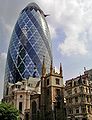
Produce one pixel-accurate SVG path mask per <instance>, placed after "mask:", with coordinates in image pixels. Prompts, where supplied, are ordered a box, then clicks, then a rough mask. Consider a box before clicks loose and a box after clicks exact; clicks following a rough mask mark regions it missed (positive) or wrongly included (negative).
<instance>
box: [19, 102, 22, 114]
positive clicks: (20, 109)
mask: <svg viewBox="0 0 92 120" xmlns="http://www.w3.org/2000/svg"><path fill="white" fill-rule="evenodd" d="M19 111H20V112H22V102H19Z"/></svg>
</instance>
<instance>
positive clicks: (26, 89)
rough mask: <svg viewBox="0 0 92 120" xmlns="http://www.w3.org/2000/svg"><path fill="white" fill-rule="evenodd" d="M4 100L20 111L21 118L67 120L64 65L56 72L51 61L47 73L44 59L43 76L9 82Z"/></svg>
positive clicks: (30, 119)
mask: <svg viewBox="0 0 92 120" xmlns="http://www.w3.org/2000/svg"><path fill="white" fill-rule="evenodd" d="M3 100H4V101H6V102H8V103H11V104H13V105H14V106H15V107H16V108H17V109H18V110H19V111H20V120H65V108H64V85H63V77H62V66H61V65H60V73H56V72H55V69H53V67H52V63H51V66H50V73H48V74H46V67H45V63H44V60H43V65H42V77H41V78H40V79H39V78H33V77H30V78H29V79H27V80H22V81H21V82H20V81H19V82H17V83H15V84H12V83H8V84H7V94H6V96H4V98H3Z"/></svg>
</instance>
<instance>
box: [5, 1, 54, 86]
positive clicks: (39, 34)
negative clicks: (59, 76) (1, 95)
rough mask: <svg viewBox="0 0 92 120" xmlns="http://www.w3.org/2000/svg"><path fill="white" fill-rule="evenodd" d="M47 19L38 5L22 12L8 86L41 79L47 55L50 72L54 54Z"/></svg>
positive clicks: (11, 51) (9, 63) (10, 51)
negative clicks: (36, 78) (18, 82)
mask: <svg viewBox="0 0 92 120" xmlns="http://www.w3.org/2000/svg"><path fill="white" fill-rule="evenodd" d="M46 16H47V15H45V14H44V12H43V11H42V10H41V9H40V8H39V6H38V5H37V4H36V3H30V4H29V5H28V6H27V7H25V8H24V9H23V10H22V12H21V13H20V16H19V18H18V20H17V22H16V25H15V27H14V30H13V33H12V37H11V41H10V45H9V49H8V55H7V62H6V70H5V86H6V84H7V81H8V82H10V83H16V82H17V81H20V80H22V79H28V78H29V77H30V76H33V77H39V76H40V75H41V67H42V61H43V56H45V61H46V68H47V72H49V66H50V63H51V60H52V53H51V39H50V33H49V28H48V25H47V22H46V19H45V17H46Z"/></svg>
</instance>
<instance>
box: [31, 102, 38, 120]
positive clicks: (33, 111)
mask: <svg viewBox="0 0 92 120" xmlns="http://www.w3.org/2000/svg"><path fill="white" fill-rule="evenodd" d="M32 120H37V104H36V102H35V101H33V102H32Z"/></svg>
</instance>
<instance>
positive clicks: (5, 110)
mask: <svg viewBox="0 0 92 120" xmlns="http://www.w3.org/2000/svg"><path fill="white" fill-rule="evenodd" d="M18 118H19V112H18V110H17V109H16V108H14V107H13V106H12V105H10V104H8V103H3V102H2V103H0V120H18Z"/></svg>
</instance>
